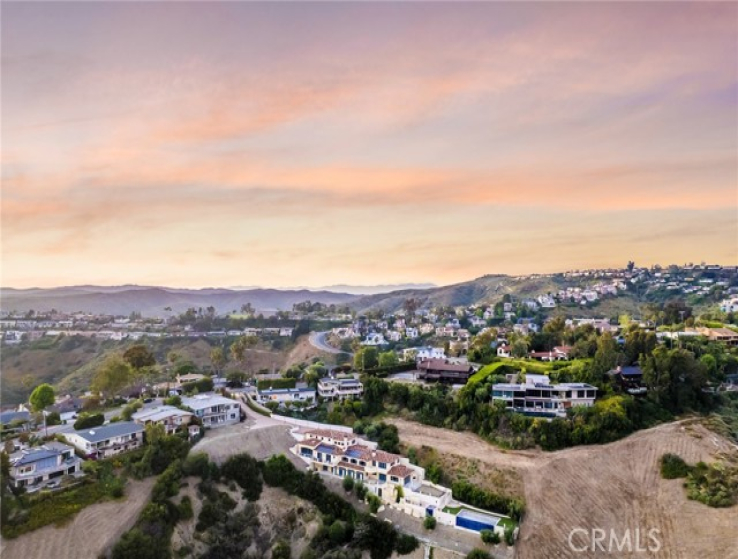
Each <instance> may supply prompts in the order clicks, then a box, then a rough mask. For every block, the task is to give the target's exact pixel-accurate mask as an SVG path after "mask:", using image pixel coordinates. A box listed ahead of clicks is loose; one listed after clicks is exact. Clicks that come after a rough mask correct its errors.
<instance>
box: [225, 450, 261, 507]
mask: <svg viewBox="0 0 738 559" xmlns="http://www.w3.org/2000/svg"><path fill="white" fill-rule="evenodd" d="M221 474H222V475H223V477H225V478H226V479H232V480H233V481H235V482H236V483H237V484H238V485H240V486H241V489H243V492H244V496H245V497H246V498H247V499H248V500H249V501H257V500H258V499H259V497H260V496H261V490H262V481H261V471H260V469H259V463H258V462H257V461H256V460H255V459H254V458H252V457H251V456H249V455H248V454H236V455H235V456H231V457H230V458H229V459H228V460H226V461H225V463H224V464H223V467H222V468H221Z"/></svg>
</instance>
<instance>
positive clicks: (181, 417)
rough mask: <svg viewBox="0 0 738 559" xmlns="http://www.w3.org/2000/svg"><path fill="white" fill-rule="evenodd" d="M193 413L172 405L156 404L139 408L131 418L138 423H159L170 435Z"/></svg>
mask: <svg viewBox="0 0 738 559" xmlns="http://www.w3.org/2000/svg"><path fill="white" fill-rule="evenodd" d="M193 415H194V414H193V413H191V412H188V411H185V410H181V409H179V408H175V407H174V406H157V407H155V408H151V409H147V410H140V411H137V412H136V413H134V414H133V416H132V417H131V419H133V421H135V422H136V423H138V424H139V425H143V426H144V427H145V426H146V425H151V424H159V425H162V426H163V427H164V431H166V434H167V435H171V434H172V433H174V432H175V431H177V429H179V428H180V427H181V426H187V425H188V424H189V423H190V419H191V418H192V416H193Z"/></svg>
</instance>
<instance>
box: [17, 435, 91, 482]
mask: <svg viewBox="0 0 738 559" xmlns="http://www.w3.org/2000/svg"><path fill="white" fill-rule="evenodd" d="M81 470H82V460H81V459H80V458H79V457H78V456H77V455H76V454H75V453H74V448H72V447H71V446H69V445H65V444H62V443H59V442H55V441H54V442H48V443H45V444H43V445H42V446H36V447H33V448H27V449H24V450H19V451H18V452H14V453H13V454H11V455H10V483H11V484H12V485H13V487H25V488H27V489H31V490H32V489H33V488H39V489H40V488H41V487H42V486H43V485H45V484H46V482H48V481H49V480H53V479H54V478H58V477H61V476H64V475H72V474H80V472H81Z"/></svg>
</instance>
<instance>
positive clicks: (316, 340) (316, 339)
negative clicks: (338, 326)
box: [309, 332, 353, 355]
mask: <svg viewBox="0 0 738 559" xmlns="http://www.w3.org/2000/svg"><path fill="white" fill-rule="evenodd" d="M328 334H329V332H310V336H309V340H310V345H312V346H313V347H314V348H316V349H319V350H320V351H325V352H326V353H333V354H334V355H335V354H339V353H345V354H348V355H353V354H352V353H351V352H349V351H341V350H340V349H336V348H335V347H333V346H331V345H329V344H328V342H327V341H326V337H327V336H328Z"/></svg>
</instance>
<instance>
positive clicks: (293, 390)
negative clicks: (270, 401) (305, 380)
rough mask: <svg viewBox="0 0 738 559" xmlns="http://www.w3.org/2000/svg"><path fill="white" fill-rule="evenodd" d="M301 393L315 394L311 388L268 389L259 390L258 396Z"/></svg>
mask: <svg viewBox="0 0 738 559" xmlns="http://www.w3.org/2000/svg"><path fill="white" fill-rule="evenodd" d="M301 392H315V389H313V388H268V389H266V390H259V394H299V393H301Z"/></svg>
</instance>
